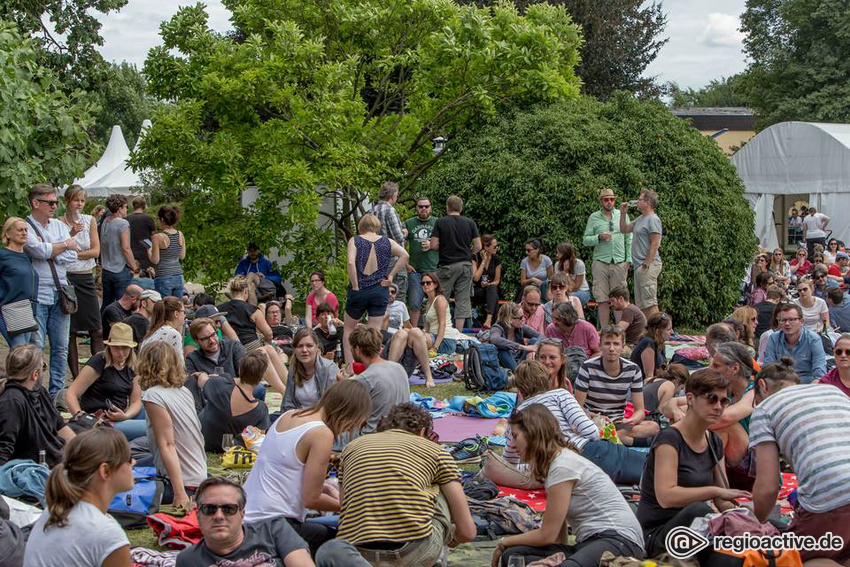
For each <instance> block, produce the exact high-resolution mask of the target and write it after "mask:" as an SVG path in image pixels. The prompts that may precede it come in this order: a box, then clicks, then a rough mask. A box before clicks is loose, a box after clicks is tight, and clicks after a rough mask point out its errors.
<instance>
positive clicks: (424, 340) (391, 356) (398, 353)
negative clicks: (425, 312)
mask: <svg viewBox="0 0 850 567" xmlns="http://www.w3.org/2000/svg"><path fill="white" fill-rule="evenodd" d="M433 344H434V339H433V338H432V337H431V335H430V334H429V333H424V332H422V330H421V329H417V328H416V327H412V328H410V329H401V330H399V331H398V332H396V333H395V334H394V335H393V336H392V338H391V339H390V342H389V344H387V345H386V351H385V352H386V355H385V358H386V359H387V360H391V361H393V362H401V361H402V359H404V360H405V361H407V360H410V359H408V358H405V353H410V352H412V353H413V356H414V357H415V358H416V361H417V362H418V363H419V370H420V371H421V372H422V375H423V376H424V377H425V387H426V388H434V387H435V386H436V385H437V384H436V383H435V382H434V376H433V374H432V373H431V365H430V364H429V363H428V351H429V350H430V349H431V346H432V345H433ZM402 366H405V364H402ZM412 366H413V368H409V367H408V366H405V370H407V371H408V373H412V372H413V369H414V368H415V364H412Z"/></svg>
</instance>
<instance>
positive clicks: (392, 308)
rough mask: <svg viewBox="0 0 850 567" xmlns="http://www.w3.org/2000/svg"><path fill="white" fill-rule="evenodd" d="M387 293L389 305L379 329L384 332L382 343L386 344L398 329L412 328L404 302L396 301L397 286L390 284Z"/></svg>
mask: <svg viewBox="0 0 850 567" xmlns="http://www.w3.org/2000/svg"><path fill="white" fill-rule="evenodd" d="M389 292H390V303H389V305H387V312H386V313H384V321H383V323H382V325H381V329H383V331H384V342H388V341H389V340H390V338H392V335H394V334H395V333H396V332H397V331H398V330H399V329H409V328H411V327H412V325H411V324H410V312H409V311H408V310H407V305H406V304H405V303H404V301H399V300H398V299H396V295H397V294H398V286H397V285H396V284H394V283H391V284H390V289H389Z"/></svg>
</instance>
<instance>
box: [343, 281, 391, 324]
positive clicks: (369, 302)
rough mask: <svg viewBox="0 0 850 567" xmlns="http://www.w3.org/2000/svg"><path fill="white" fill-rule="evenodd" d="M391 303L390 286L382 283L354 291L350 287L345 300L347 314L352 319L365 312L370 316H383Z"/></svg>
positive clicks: (358, 317)
mask: <svg viewBox="0 0 850 567" xmlns="http://www.w3.org/2000/svg"><path fill="white" fill-rule="evenodd" d="M389 303H390V288H388V287H384V286H382V285H380V284H378V285H374V286H372V287H369V288H366V289H361V290H359V291H354V290H353V289H351V288H350V287H349V288H348V297H347V299H346V301H345V314H346V315H348V316H349V317H351V318H352V319H358V320H359V319H360V318H361V317H363V314H364V313H368V314H369V317H383V316H384V313H386V312H387V305H389Z"/></svg>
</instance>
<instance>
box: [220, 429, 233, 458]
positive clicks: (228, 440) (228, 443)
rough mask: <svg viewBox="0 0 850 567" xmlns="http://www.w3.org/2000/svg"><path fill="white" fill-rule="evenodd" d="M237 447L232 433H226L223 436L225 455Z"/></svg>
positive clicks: (222, 442)
mask: <svg viewBox="0 0 850 567" xmlns="http://www.w3.org/2000/svg"><path fill="white" fill-rule="evenodd" d="M235 445H236V443H235V442H234V441H233V434H232V433H225V434H224V435H222V436H221V448H222V449H223V450H224V452H225V453H226V452H227V451H228V450H230V448H231V447H233V446H235Z"/></svg>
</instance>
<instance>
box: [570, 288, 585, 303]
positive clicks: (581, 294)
mask: <svg viewBox="0 0 850 567" xmlns="http://www.w3.org/2000/svg"><path fill="white" fill-rule="evenodd" d="M570 295H572V296H575V297H578V300H579V301H581V306H582V307H587V302H588V301H590V290H587V289H579V290H577V291H571V292H570Z"/></svg>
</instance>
